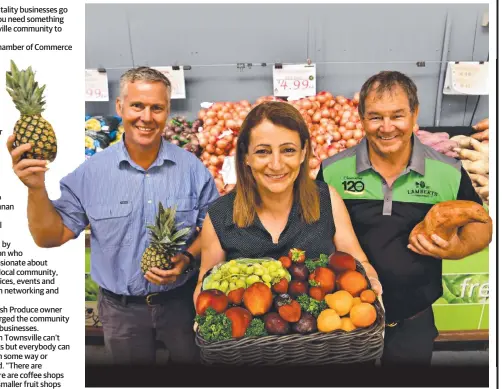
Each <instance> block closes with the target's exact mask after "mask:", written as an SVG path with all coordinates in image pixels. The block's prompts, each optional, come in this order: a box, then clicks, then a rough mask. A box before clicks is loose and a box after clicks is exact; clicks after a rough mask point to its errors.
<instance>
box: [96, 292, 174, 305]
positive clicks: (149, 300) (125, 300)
mask: <svg viewBox="0 0 502 389" xmlns="http://www.w3.org/2000/svg"><path fill="white" fill-rule="evenodd" d="M101 291H102V292H103V294H104V295H105V296H108V297H111V298H112V299H114V300H117V301H120V302H121V303H122V304H123V305H127V304H129V303H134V304H146V305H159V304H163V303H165V302H166V301H167V300H168V299H172V298H173V293H172V291H167V292H159V293H150V294H147V295H146V296H126V295H122V294H117V293H113V292H112V291H110V290H108V289H104V288H101Z"/></svg>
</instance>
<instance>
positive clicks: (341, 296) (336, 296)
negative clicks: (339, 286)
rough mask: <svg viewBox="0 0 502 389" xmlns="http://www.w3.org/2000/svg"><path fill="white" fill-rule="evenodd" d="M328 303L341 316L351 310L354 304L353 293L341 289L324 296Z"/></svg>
mask: <svg viewBox="0 0 502 389" xmlns="http://www.w3.org/2000/svg"><path fill="white" fill-rule="evenodd" d="M324 299H325V300H326V303H327V304H328V306H329V307H330V308H331V309H334V310H335V311H336V313H338V315H340V316H345V315H346V314H348V313H349V312H350V309H351V308H352V304H353V299H354V298H353V297H352V295H351V294H350V293H349V292H347V291H346V290H339V291H337V292H335V293H332V294H327V295H326V297H324Z"/></svg>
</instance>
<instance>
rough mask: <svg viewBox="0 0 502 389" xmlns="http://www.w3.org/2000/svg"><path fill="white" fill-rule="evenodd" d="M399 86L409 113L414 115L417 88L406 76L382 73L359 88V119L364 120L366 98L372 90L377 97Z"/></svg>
mask: <svg viewBox="0 0 502 389" xmlns="http://www.w3.org/2000/svg"><path fill="white" fill-rule="evenodd" d="M397 85H398V86H400V87H401V88H402V89H403V90H404V92H405V93H406V95H407V96H408V103H409V106H410V111H411V112H412V113H414V112H415V111H416V109H417V108H418V104H419V103H418V95H417V86H416V85H415V83H414V82H413V80H412V79H411V78H409V77H408V76H407V75H405V74H403V73H400V72H397V71H383V72H380V73H378V74H375V75H374V76H371V77H370V78H368V79H367V80H366V82H365V83H364V84H363V86H362V87H361V91H360V92H359V106H358V111H359V117H360V118H361V120H362V119H363V118H364V114H365V109H366V98H367V97H368V95H369V94H370V92H372V91H373V90H374V91H375V92H376V93H377V95H381V94H383V93H385V92H390V91H391V90H392V89H393V88H394V87H395V86H397Z"/></svg>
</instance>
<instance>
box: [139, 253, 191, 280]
mask: <svg viewBox="0 0 502 389" xmlns="http://www.w3.org/2000/svg"><path fill="white" fill-rule="evenodd" d="M171 262H172V263H173V265H174V267H173V268H172V269H171V270H161V269H159V268H158V267H152V268H151V269H150V270H148V271H147V272H146V273H145V278H146V279H147V280H148V281H150V282H151V283H152V284H155V285H167V284H170V283H172V282H174V281H176V279H177V278H178V276H179V275H180V274H182V273H183V272H184V271H185V269H186V268H187V267H188V265H189V264H190V258H188V257H187V256H185V255H184V254H182V253H178V254H176V255H175V256H174V257H172V258H171Z"/></svg>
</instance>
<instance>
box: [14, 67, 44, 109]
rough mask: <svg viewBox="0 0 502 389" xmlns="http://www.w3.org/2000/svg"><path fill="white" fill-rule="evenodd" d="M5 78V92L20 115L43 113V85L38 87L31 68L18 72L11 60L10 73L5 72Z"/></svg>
mask: <svg viewBox="0 0 502 389" xmlns="http://www.w3.org/2000/svg"><path fill="white" fill-rule="evenodd" d="M5 76H6V85H7V88H6V89H7V92H8V93H9V95H10V97H11V98H12V101H13V102H14V105H15V106H16V108H17V109H18V110H19V112H21V114H22V115H37V114H40V113H41V112H43V111H44V108H43V106H44V104H45V101H44V100H43V93H44V90H45V85H43V86H42V87H40V88H39V87H38V82H36V81H35V73H34V72H33V70H32V68H31V66H29V67H28V69H26V70H19V69H18V68H17V66H16V64H15V63H14V61H12V60H11V61H10V71H8V72H6V74H5Z"/></svg>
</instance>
